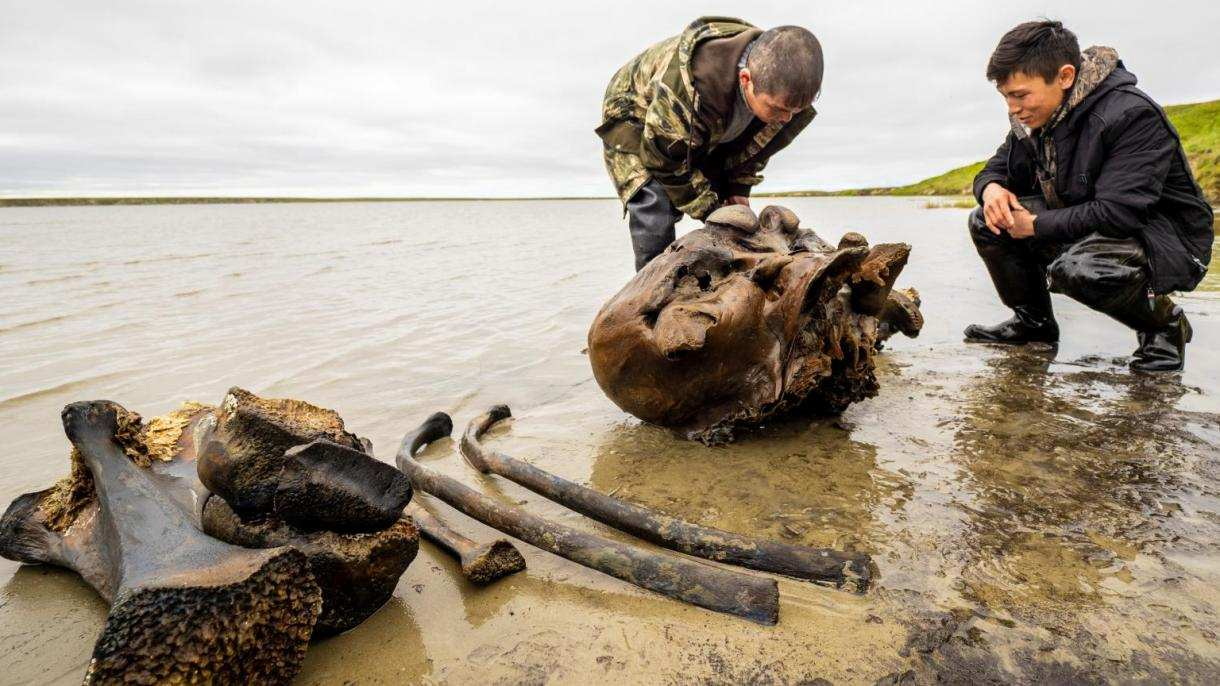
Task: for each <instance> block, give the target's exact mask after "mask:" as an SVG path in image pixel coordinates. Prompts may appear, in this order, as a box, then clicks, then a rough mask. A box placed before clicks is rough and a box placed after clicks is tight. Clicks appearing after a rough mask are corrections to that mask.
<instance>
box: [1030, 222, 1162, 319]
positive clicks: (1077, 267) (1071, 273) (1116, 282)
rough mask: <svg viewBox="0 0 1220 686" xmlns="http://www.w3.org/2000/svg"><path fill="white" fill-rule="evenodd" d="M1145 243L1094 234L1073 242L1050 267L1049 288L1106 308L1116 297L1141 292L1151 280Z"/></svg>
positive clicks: (1048, 271) (1094, 305)
mask: <svg viewBox="0 0 1220 686" xmlns="http://www.w3.org/2000/svg"><path fill="white" fill-rule="evenodd" d="M1146 263H1147V260H1146V258H1145V257H1144V252H1143V247H1142V246H1140V245H1139V243H1138V242H1137V241H1135V240H1132V239H1127V240H1122V239H1109V238H1104V237H1101V236H1098V235H1097V234H1094V235H1092V236H1089V237H1087V238H1085V239H1083V240H1081V241H1079V242H1077V243H1075V244H1073V245H1071V246H1070V247H1069V248H1068V249H1067V250H1066V251H1064V253H1063V254H1062V255H1060V256H1059V257H1058V258H1056V259H1055V260H1054V261H1053V262H1051V264H1050V265H1049V266H1048V267H1047V270H1046V276H1047V281H1048V284H1049V286H1050V290H1051V291H1052V292H1054V293H1062V294H1064V295H1067V296H1069V297H1071V298H1073V299H1075V300H1078V301H1080V302H1082V303H1084V304H1086V305H1089V306H1091V307H1095V308H1098V307H1100V308H1103V309H1104V306H1105V305H1106V304H1107V303H1108V302H1110V301H1111V300H1114V299H1116V298H1117V299H1123V298H1126V297H1129V295H1130V293H1132V292H1140V293H1142V292H1143V291H1144V290H1145V289H1146V288H1147V284H1148V274H1147V270H1146V269H1145V264H1146Z"/></svg>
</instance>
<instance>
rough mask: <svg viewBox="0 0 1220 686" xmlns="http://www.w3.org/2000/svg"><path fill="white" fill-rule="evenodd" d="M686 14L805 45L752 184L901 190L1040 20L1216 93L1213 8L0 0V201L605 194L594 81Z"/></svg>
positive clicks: (1155, 75)
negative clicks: (789, 128) (998, 56)
mask: <svg viewBox="0 0 1220 686" xmlns="http://www.w3.org/2000/svg"><path fill="white" fill-rule="evenodd" d="M701 14H728V15H736V16H741V17H743V18H745V19H746V20H748V21H750V22H752V23H754V24H757V25H759V26H762V27H770V26H775V25H779V24H799V25H802V26H805V27H807V28H809V29H810V30H812V31H813V32H814V33H815V34H817V35H818V37H819V38H820V39H821V41H822V43H823V46H824V48H825V52H826V78H825V85H824V88H823V92H822V96H821V98H820V100H819V101H818V103H817V109H818V112H819V114H818V118H817V119H816V120H815V121H814V123H813V124H812V125H811V127H810V128H809V129H807V130H806V131H805V133H804V134H802V135H801V137H800V138H798V139H797V140H796V141H795V142H794V143H793V145H792V146H791V147H789V148H788V149H787V150H785V151H784V152H783V153H781V154H780V155H777V156H776V157H775V158H774V159H773V160H772V161H771V164H770V166H769V168H768V170H767V173H766V181H765V182H764V185H763V189H764V190H793V189H803V188H819V189H838V188H849V187H859V186H875V185H891V184H899V183H907V182H911V181H915V180H917V179H919V178H922V177H925V176H929V175H932V174H936V173H939V172H941V171H945V170H947V169H949V168H951V167H954V166H957V165H960V164H964V163H967V162H971V161H974V160H977V159H981V158H982V157H984V156H986V155H987V154H989V153H990V152H991V151H992V150H994V148H995V146H996V145H997V144H998V143H999V142H1000V139H1001V137H1002V136H1003V134H1004V131H1005V129H1006V121H1005V116H1004V109H1003V103H1002V101H1001V99H1000V98H999V96H998V95H997V94H996V93H995V91H994V90H993V88H992V86H991V84H989V83H988V82H987V81H986V80H985V79H984V77H983V71H984V66H985V63H986V61H987V57H988V55H989V53H990V51H991V49H992V48H993V47H994V46H995V43H996V41H997V40H998V39H999V37H1000V35H1001V34H1002V33H1003V32H1004V31H1005V30H1007V29H1008V28H1011V27H1012V26H1013V25H1015V24H1016V23H1018V22H1020V21H1024V20H1028V19H1032V18H1035V17H1038V16H1043V15H1045V16H1051V17H1053V18H1057V19H1061V20H1062V21H1064V23H1065V24H1067V25H1068V26H1069V27H1070V28H1072V29H1074V30H1075V31H1076V32H1077V34H1078V35H1079V36H1080V40H1081V45H1082V46H1088V45H1092V44H1098V43H1100V44H1107V45H1111V46H1114V47H1115V48H1117V49H1118V51H1119V55H1120V56H1121V57H1122V58H1123V59H1124V61H1125V62H1126V64H1127V67H1128V68H1129V69H1130V70H1131V71H1133V72H1134V73H1135V74H1136V75H1137V76H1138V77H1139V79H1140V85H1141V86H1142V87H1143V88H1144V89H1145V90H1146V91H1147V92H1148V93H1149V94H1151V95H1152V96H1153V97H1154V98H1156V99H1158V100H1159V101H1161V102H1162V103H1165V104H1171V103H1179V102H1193V101H1199V100H1210V99H1214V98H1220V57H1218V54H1220V53H1218V52H1217V50H1216V40H1217V30H1218V29H1220V2H1216V1H1215V0H1199V1H1195V2H1173V1H1172V0H1165V1H1162V2H1156V3H1149V2H1127V1H1122V0H1105V1H1098V2H1093V1H1090V2H1072V3H1063V2H1059V3H1054V4H1051V3H1046V2H1023V1H1020V0H1012V1H1009V2H995V1H987V2H982V1H980V2H920V3H911V2H860V1H848V0H842V1H840V2H833V3H832V2H809V1H805V2H790V3H778V2H759V1H753V2H738V3H727V2H723V1H715V2H698V3H695V2H660V1H658V0H648V1H647V2H635V1H614V2H599V3H577V2H553V3H552V2H512V3H506V2H453V1H449V2H405V1H403V0H397V1H394V2H358V1H356V0H349V1H346V2H307V1H303V0H293V1H292V2H279V1H276V2H271V1H259V2H248V1H245V0H242V1H238V2H229V1H222V0H207V1H203V0H199V1H197V2H190V3H185V2H173V1H167V0H157V1H153V2H123V1H119V0H113V1H109V2H86V1H78V2H57V1H54V0H0V17H2V18H0V195H5V196H25V195H64V194H70V195H116V194H120V195H121V194H132V195H188V194H208V195H268V194H272V195H281V194H282V195H330V196H336V195H338V196H351V195H365V196H377V195H380V196H418V195H424V196H538V195H548V196H553V195H610V194H611V193H612V189H611V186H610V182H609V180H608V179H607V178H606V173H605V170H604V168H603V166H602V162H601V146H600V143H599V141H598V140H597V139H596V137H595V136H594V134H593V131H592V130H593V128H594V127H595V126H596V125H597V124H598V118H599V114H600V105H601V95H602V91H603V90H604V89H605V86H606V83H607V82H608V81H609V79H610V76H611V75H612V74H613V73H614V71H615V70H616V69H617V68H618V67H619V66H620V65H621V64H622V63H624V62H626V61H627V60H628V59H629V58H630V57H631V56H633V55H634V54H635V53H637V52H638V51H640V50H641V49H643V48H644V47H646V46H647V45H649V44H650V43H652V42H654V41H657V40H660V39H662V38H665V37H667V36H670V35H673V34H676V33H678V32H679V31H681V29H682V28H683V27H684V26H685V25H686V24H687V23H688V22H689V21H690V20H691V19H693V18H695V17H697V16H699V15H701Z"/></svg>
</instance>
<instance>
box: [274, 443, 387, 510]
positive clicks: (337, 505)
mask: <svg viewBox="0 0 1220 686" xmlns="http://www.w3.org/2000/svg"><path fill="white" fill-rule="evenodd" d="M284 458H285V460H284V467H283V469H282V470H281V471H280V474H279V486H278V488H277V489H276V492H275V498H274V501H273V505H272V510H273V511H274V512H275V514H276V515H278V516H279V517H281V518H282V519H284V520H286V521H287V522H288V523H290V524H292V525H293V526H295V527H296V528H298V529H303V530H316V529H326V530H329V531H337V532H348V533H365V532H370V531H380V530H382V529H384V528H386V527H388V526H390V525H391V524H393V523H394V522H396V521H398V518H399V517H401V516H402V510H403V508H404V507H406V506H407V503H408V502H409V501H410V500H411V481H410V480H409V479H407V477H405V476H403V473H402V472H400V471H398V470H397V469H394V468H393V467H391V466H390V465H388V464H386V463H384V462H378V461H377V460H375V459H373V458H372V457H370V456H368V455H366V454H365V453H364V452H363V451H358V450H352V449H350V448H345V447H343V446H340V445H338V444H336V443H332V442H330V441H328V440H325V439H320V440H317V441H313V442H312V443H307V444H305V445H299V446H296V447H294V448H289V449H288V450H287V451H286V452H285V453H284Z"/></svg>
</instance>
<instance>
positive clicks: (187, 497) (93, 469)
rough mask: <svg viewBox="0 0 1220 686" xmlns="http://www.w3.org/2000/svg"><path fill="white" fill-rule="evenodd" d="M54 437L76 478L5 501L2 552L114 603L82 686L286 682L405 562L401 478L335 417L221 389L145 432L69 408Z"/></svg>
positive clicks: (125, 421)
mask: <svg viewBox="0 0 1220 686" xmlns="http://www.w3.org/2000/svg"><path fill="white" fill-rule="evenodd" d="M63 424H64V430H65V432H66V433H67V435H68V439H69V441H70V442H71V443H72V457H71V474H70V475H69V476H68V477H66V478H65V479H63V480H61V481H60V482H59V483H57V484H56V485H54V486H52V487H51V488H48V489H45V490H43V491H38V492H35V493H27V494H25V495H23V496H21V497H19V498H17V499H16V500H15V501H14V502H13V503H12V504H11V505H10V506H9V508H8V510H7V511H6V512H5V514H4V516H3V518H2V519H0V555H3V556H4V557H7V558H9V559H13V560H18V561H21V562H30V563H47V564H56V565H60V566H63V567H67V568H69V569H72V570H75V571H76V572H77V573H79V574H80V575H81V577H82V578H83V579H84V580H85V581H87V582H88V583H89V584H90V585H91V586H93V587H94V588H95V589H96V590H97V591H98V593H99V594H100V595H101V596H102V597H103V598H105V599H106V600H107V601H108V602H109V603H110V606H111V607H110V613H109V616H108V617H107V619H106V623H105V627H104V628H103V630H102V634H101V636H100V637H99V638H98V640H97V643H96V644H95V646H94V651H93V657H92V660H91V662H90V665H89V668H88V672H87V675H86V681H87V682H89V683H107V682H113V681H124V680H136V681H140V682H158V683H159V682H169V681H188V682H195V681H207V682H220V683H238V682H240V683H284V682H287V681H289V680H291V678H292V677H293V675H294V674H296V672H297V671H298V670H299V668H300V665H301V661H302V659H303V658H304V654H305V650H306V647H307V645H308V643H309V640H310V638H311V637H312V636H314V635H319V634H325V633H334V632H337V631H343V630H345V629H348V628H350V627H352V626H355V625H356V624H359V623H360V622H361V621H363V620H364V619H365V618H367V617H368V616H369V615H371V614H372V613H373V612H374V611H376V610H377V608H379V607H380V606H381V605H382V604H384V603H385V601H386V600H387V599H388V598H389V596H390V594H391V593H392V592H393V589H394V587H395V585H396V584H397V582H398V578H399V576H401V574H402V573H403V571H404V570H405V569H406V567H407V565H408V564H409V563H410V562H411V560H412V559H413V558H414V557H415V554H416V551H417V548H418V533H417V531H416V528H415V526H414V525H413V524H412V522H411V520H410V519H409V518H407V517H403V516H402V512H403V509H404V507H405V506H406V505H407V501H408V500H409V499H410V497H411V487H410V482H409V481H408V480H407V479H406V478H405V477H404V476H403V475H402V474H401V473H400V472H399V471H398V470H396V469H394V468H393V467H391V466H389V465H386V464H382V463H380V462H377V461H376V460H374V459H373V458H372V457H371V456H369V455H368V454H367V449H368V443H367V441H362V440H360V439H358V438H357V437H356V436H355V435H353V434H350V433H348V432H347V431H346V430H345V429H344V427H343V421H342V419H340V418H339V416H338V415H337V414H335V413H334V412H332V411H330V410H325V409H322V408H318V407H314V406H312V405H309V404H308V403H303V402H300V401H297V400H270V399H264V398H259V397H257V396H254V395H253V394H250V393H248V392H246V391H243V390H241V389H232V390H231V391H230V392H229V393H228V394H227V395H226V397H225V399H224V402H222V403H221V405H220V407H218V408H212V407H208V406H204V405H197V404H188V405H186V406H184V407H183V408H182V409H180V410H178V411H175V412H173V413H171V414H169V415H166V416H164V417H158V418H155V419H153V420H150V421H148V422H144V421H143V420H142V419H141V418H140V416H139V415H137V414H135V413H133V412H129V411H128V410H126V409H124V408H123V407H121V406H119V405H117V404H115V403H112V402H108V401H94V402H82V403H74V404H72V405H69V406H68V407H67V408H65V409H64V412H63ZM340 452H341V453H342V455H341V456H340V457H339V459H332V458H333V457H334V456H335V455H336V454H337V453H340Z"/></svg>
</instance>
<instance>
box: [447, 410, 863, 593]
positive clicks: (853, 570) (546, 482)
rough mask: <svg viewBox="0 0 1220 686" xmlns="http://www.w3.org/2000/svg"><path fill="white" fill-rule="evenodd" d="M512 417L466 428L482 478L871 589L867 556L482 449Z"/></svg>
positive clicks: (668, 539)
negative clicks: (623, 492)
mask: <svg viewBox="0 0 1220 686" xmlns="http://www.w3.org/2000/svg"><path fill="white" fill-rule="evenodd" d="M510 415H511V413H510V411H509V409H508V406H507V405H497V406H495V407H493V408H492V409H491V410H489V411H488V412H486V413H484V414H482V415H480V416H478V417H476V418H474V419H473V420H471V422H470V424H469V425H468V426H467V428H466V433H465V434H464V435H463V436H462V443H461V451H462V455H463V456H464V457H465V458H466V460H467V462H468V463H469V464H470V465H471V466H472V467H474V468H475V469H477V470H479V471H480V472H483V473H488V472H492V473H495V474H499V475H500V476H502V477H504V478H506V479H509V480H511V481H514V482H516V483H518V484H521V485H522V486H525V487H526V488H528V489H530V490H531V491H534V492H535V493H538V494H540V495H542V496H544V497H546V498H548V499H550V500H553V501H555V502H557V503H560V504H561V505H563V506H565V507H568V508H571V509H573V510H575V511H577V512H579V513H581V514H583V515H585V516H586V517H590V518H592V519H596V520H597V521H599V522H602V523H603V524H608V525H610V526H612V527H614V528H616V529H619V530H621V531H625V532H627V533H629V534H632V535H633V536H637V537H639V538H642V539H644V540H646V541H648V542H650V543H655V544H657V545H659V546H662V547H665V548H669V549H671V550H677V551H679V552H683V553H686V554H688V555H694V556H696V557H702V558H706V559H709V560H715V561H717V562H724V563H727V564H732V565H737V566H740V567H748V568H750V569H758V570H761V571H766V572H774V573H777V574H784V575H787V576H793V577H797V578H800V579H807V580H815V581H823V582H829V583H833V584H835V585H843V584H845V583H850V584H851V585H852V586H853V587H855V588H856V589H857V590H860V591H863V590H865V589H867V588H868V585H869V583H870V580H871V579H872V568H873V564H872V560H871V559H870V558H869V556H868V555H865V554H863V553H848V552H843V551H841V550H834V549H829V548H805V547H800V546H793V545H787V544H784V543H777V542H774V541H766V540H762V539H757V538H753V537H750V536H743V535H741V534H735V533H732V532H729V531H723V530H720V529H713V528H709V527H703V526H698V525H696V524H691V523H690V522H686V521H683V520H681V519H678V518H676V517H671V516H668V515H665V514H662V513H659V512H656V511H653V510H649V509H647V508H643V507H640V506H638V505H635V504H633V503H629V502H626V501H624V500H620V499H618V498H614V497H612V496H607V495H603V494H601V493H599V492H597V491H594V490H593V489H591V488H586V487H584V486H581V485H579V484H576V483H573V482H571V481H568V480H566V479H563V478H561V477H558V476H555V475H554V474H550V473H548V472H546V471H543V470H541V469H538V468H537V467H534V466H532V465H530V464H528V463H525V462H522V461H520V460H517V459H515V458H512V457H510V456H508V455H505V454H503V453H500V452H496V451H494V450H489V449H486V448H484V447H483V445H482V444H481V443H480V441H479V438H480V437H481V436H482V435H483V434H484V433H486V432H487V430H488V429H490V428H491V427H492V426H493V425H494V424H495V423H496V422H498V421H501V420H504V419H507V418H508V417H509V416H510Z"/></svg>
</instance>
